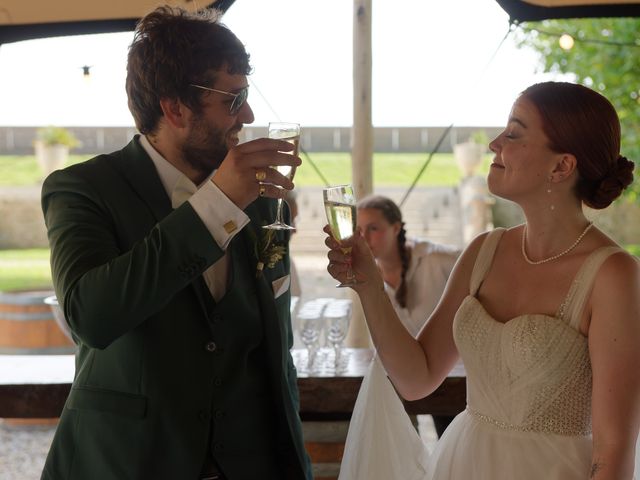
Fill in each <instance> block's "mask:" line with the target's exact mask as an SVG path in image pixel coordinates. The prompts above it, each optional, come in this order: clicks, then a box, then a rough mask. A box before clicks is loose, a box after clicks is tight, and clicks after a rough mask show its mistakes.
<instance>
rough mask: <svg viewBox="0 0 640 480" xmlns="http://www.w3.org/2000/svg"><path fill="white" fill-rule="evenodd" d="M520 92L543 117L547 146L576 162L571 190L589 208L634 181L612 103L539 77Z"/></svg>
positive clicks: (606, 202)
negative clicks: (622, 152)
mask: <svg viewBox="0 0 640 480" xmlns="http://www.w3.org/2000/svg"><path fill="white" fill-rule="evenodd" d="M521 97H524V98H526V99H527V100H529V101H530V102H531V103H533V104H534V105H535V106H536V108H537V109H538V112H539V113H540V115H541V117H542V125H543V129H544V133H545V134H546V136H547V138H549V143H550V145H549V147H550V148H551V149H552V150H553V151H554V152H558V153H570V154H572V155H574V156H575V157H576V159H577V161H578V165H577V168H578V181H577V183H576V194H577V196H578V198H580V200H582V201H583V202H584V203H585V204H586V205H587V206H589V207H591V208H596V209H600V208H605V207H607V206H609V205H610V204H611V202H613V201H614V200H615V199H616V198H618V197H619V196H620V194H621V193H622V191H623V190H624V189H625V188H627V186H629V184H631V182H632V181H633V167H634V164H633V162H631V161H629V160H627V159H626V158H625V157H623V156H621V155H620V120H619V119H618V114H617V113H616V111H615V109H614V108H613V105H611V102H609V100H607V99H606V98H605V97H603V96H602V95H600V94H599V93H597V92H595V91H593V90H591V89H589V88H587V87H584V86H582V85H577V84H573V83H565V82H544V83H537V84H535V85H532V86H530V87H529V88H527V89H526V90H525V91H524V92H522V94H521Z"/></svg>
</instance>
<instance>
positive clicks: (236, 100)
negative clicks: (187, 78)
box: [189, 83, 249, 115]
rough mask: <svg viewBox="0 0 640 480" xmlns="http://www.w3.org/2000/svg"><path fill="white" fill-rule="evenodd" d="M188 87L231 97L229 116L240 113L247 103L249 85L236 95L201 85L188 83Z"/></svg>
mask: <svg viewBox="0 0 640 480" xmlns="http://www.w3.org/2000/svg"><path fill="white" fill-rule="evenodd" d="M189 86H190V87H195V88H199V89H201V90H207V91H209V92H216V93H221V94H222V95H227V96H229V97H233V102H231V107H229V115H236V114H237V113H238V112H239V111H240V109H241V108H242V106H243V105H244V104H245V102H246V101H247V97H248V96H249V85H247V86H246V87H244V88H243V89H242V90H240V91H239V92H238V93H231V92H225V91H224V90H216V89H215V88H209V87H203V86H202V85H196V84H194V83H190V84H189Z"/></svg>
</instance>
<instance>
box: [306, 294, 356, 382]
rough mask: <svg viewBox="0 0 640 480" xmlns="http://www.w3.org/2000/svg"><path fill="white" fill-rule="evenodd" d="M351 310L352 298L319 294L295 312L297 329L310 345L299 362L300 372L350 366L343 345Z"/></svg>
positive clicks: (330, 372)
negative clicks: (321, 295)
mask: <svg viewBox="0 0 640 480" xmlns="http://www.w3.org/2000/svg"><path fill="white" fill-rule="evenodd" d="M351 311H352V309H351V300H349V299H338V298H316V299H314V300H309V301H307V302H305V303H304V304H303V305H302V306H300V308H299V309H298V310H297V314H295V313H294V315H295V324H294V326H295V329H296V331H297V333H298V335H299V336H300V341H301V342H302V344H303V345H304V346H305V347H306V357H305V358H301V359H299V360H300V361H298V362H296V363H297V365H298V369H299V372H300V373H304V374H323V373H326V374H333V373H341V372H342V371H344V370H345V369H346V367H347V364H348V361H349V358H348V357H347V356H346V355H344V354H343V350H342V346H343V342H344V339H345V337H346V336H347V332H348V331H349V322H350V320H351ZM323 347H324V348H323Z"/></svg>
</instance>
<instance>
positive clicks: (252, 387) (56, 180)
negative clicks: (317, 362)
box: [42, 7, 311, 480]
mask: <svg viewBox="0 0 640 480" xmlns="http://www.w3.org/2000/svg"><path fill="white" fill-rule="evenodd" d="M249 71H250V66H249V57H248V55H247V54H246V52H245V50H244V47H243V46H242V44H241V43H240V41H239V40H238V39H237V38H236V37H235V35H234V34H233V33H231V32H230V31H229V30H228V29H227V28H226V27H224V26H223V25H221V24H220V23H218V20H217V18H216V17H215V16H214V15H213V14H212V15H208V16H206V15H196V14H190V13H187V12H185V11H183V10H180V9H173V8H170V7H160V8H158V9H156V10H155V11H153V12H152V13H150V14H149V15H147V16H146V17H145V18H143V19H142V20H141V22H140V23H139V25H138V26H137V28H136V33H135V38H134V41H133V43H132V45H131V47H130V51H129V58H128V65H127V85H126V86H127V94H128V98H129V108H130V110H131V112H132V114H133V117H134V119H135V121H136V126H137V127H138V130H139V131H140V133H141V134H142V135H141V136H136V137H135V138H134V139H133V140H132V141H131V143H129V144H128V145H127V146H126V147H125V148H123V149H122V150H120V151H118V152H115V153H112V154H109V155H101V156H98V157H96V158H93V159H91V160H89V161H87V162H85V163H82V164H79V165H75V166H72V167H70V168H67V169H65V170H62V171H58V172H55V173H54V174H52V175H51V176H50V177H49V178H47V180H46V181H45V184H44V186H43V192H42V205H43V211H44V215H45V220H46V224H47V229H48V233H49V240H50V244H51V265H52V271H53V277H54V285H55V289H56V293H57V296H58V299H59V300H60V302H61V304H62V305H63V307H64V312H65V316H66V320H67V322H68V323H69V326H70V328H71V331H72V332H73V335H74V339H75V340H76V341H77V343H78V346H79V351H78V354H77V359H76V367H77V368H76V376H75V380H74V383H73V386H72V389H71V393H70V395H69V398H68V399H67V402H66V405H65V408H64V411H63V413H62V416H61V419H60V424H59V427H58V430H57V432H56V436H55V438H54V440H53V444H52V447H51V451H50V452H49V456H48V458H47V461H46V465H45V468H44V472H43V475H42V478H44V479H56V480H62V479H82V480H87V479H92V480H96V479H98V480H100V479H105V480H107V479H109V480H111V479H114V480H115V479H117V480H125V479H145V480H146V479H154V480H155V479H172V480H176V479H181V480H182V479H194V480H195V479H205V478H206V479H228V480H245V479H246V480H249V479H258V478H260V479H305V478H311V474H310V467H309V461H308V457H307V456H306V453H305V451H304V447H303V442H302V434H301V428H300V420H299V416H298V413H297V409H298V393H297V388H296V372H295V368H294V366H293V362H292V359H291V356H290V354H289V348H290V346H291V344H292V334H291V325H290V323H291V322H290V317H289V301H290V294H289V289H288V286H289V259H288V256H287V253H286V252H287V250H288V243H287V242H288V237H287V236H286V234H285V233H282V232H277V233H273V234H272V233H270V231H268V230H263V229H262V228H261V226H262V225H263V224H266V223H270V222H271V221H272V220H273V218H274V216H275V206H274V203H275V202H274V201H273V200H271V199H269V198H266V197H272V198H274V197H277V196H278V195H279V192H280V190H278V188H277V187H276V186H281V187H283V188H284V189H291V188H293V184H292V183H291V182H290V181H289V180H287V179H286V178H285V177H284V176H282V175H280V174H279V173H277V171H276V170H275V169H272V168H269V166H272V165H285V164H286V165H294V166H298V165H300V163H301V162H300V159H299V158H298V157H295V156H293V155H291V154H290V153H287V152H290V151H291V149H292V146H291V145H290V144H288V143H287V142H284V141H279V140H271V139H266V138H263V139H257V140H254V141H251V142H247V143H245V144H243V145H238V132H239V131H240V130H241V128H242V125H243V124H245V123H251V122H252V121H253V119H254V117H253V112H252V111H251V108H250V107H249V104H248V103H247V102H246V98H247V88H248V84H247V78H246V75H248V73H249ZM214 172H215V173H214ZM212 173H213V176H212ZM262 197H265V198H262ZM267 254H269V255H275V259H276V261H273V260H274V257H273V256H272V257H271V258H270V259H269V261H266V260H267V258H266V255H267Z"/></svg>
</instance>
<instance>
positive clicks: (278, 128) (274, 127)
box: [262, 122, 300, 230]
mask: <svg viewBox="0 0 640 480" xmlns="http://www.w3.org/2000/svg"><path fill="white" fill-rule="evenodd" d="M268 137H269V138H275V139H278V140H286V141H287V142H289V143H291V144H292V145H293V146H294V147H295V148H294V149H293V150H292V151H290V152H286V153H290V154H291V155H298V145H299V144H300V124H298V123H286V122H271V123H269V135H268ZM271 168H275V169H276V170H277V171H278V172H280V173H281V174H282V175H284V176H285V177H287V178H288V179H289V180H293V175H294V174H295V168H293V167H292V166H291V165H279V166H274V167H271ZM262 228H268V229H270V230H295V229H296V228H295V227H292V226H291V225H287V224H286V223H285V222H284V221H283V220H282V198H278V208H277V210H276V219H275V221H274V222H273V223H272V224H270V225H265V226H264V227H262Z"/></svg>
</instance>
